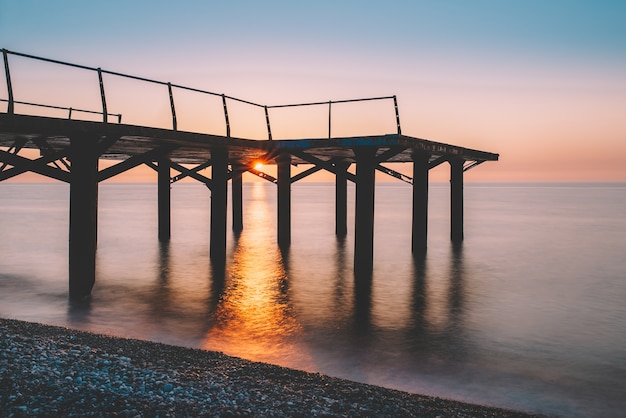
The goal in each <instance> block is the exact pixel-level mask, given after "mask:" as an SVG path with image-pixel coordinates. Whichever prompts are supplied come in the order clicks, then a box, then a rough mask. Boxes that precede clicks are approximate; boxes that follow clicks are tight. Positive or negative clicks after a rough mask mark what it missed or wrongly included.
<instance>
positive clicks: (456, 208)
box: [450, 159, 463, 242]
mask: <svg viewBox="0 0 626 418" xmlns="http://www.w3.org/2000/svg"><path fill="white" fill-rule="evenodd" d="M450 238H451V239H452V241H453V242H459V241H463V160H461V159H453V160H450Z"/></svg>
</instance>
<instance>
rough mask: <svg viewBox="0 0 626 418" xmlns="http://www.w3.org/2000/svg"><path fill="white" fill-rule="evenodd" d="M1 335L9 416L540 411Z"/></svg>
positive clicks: (220, 360) (80, 341)
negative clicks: (488, 405)
mask: <svg viewBox="0 0 626 418" xmlns="http://www.w3.org/2000/svg"><path fill="white" fill-rule="evenodd" d="M0 335H1V337H0V416H6V417H12V416H16V417H17V416H51V415H63V416H105V415H106V416H128V417H135V416H149V417H153V416H160V417H163V416H351V417H353V416H389V417H397V416H420V417H520V418H522V417H537V416H540V415H534V414H529V413H524V412H518V411H510V410H505V409H499V408H494V407H487V406H481V405H473V404H467V403H463V402H457V401H453V400H447V399H441V398H436V397H429V396H423V395H418V394H411V393H407V392H401V391H398V390H393V389H387V388H383V387H378V386H372V385H368V384H363V383H357V382H352V381H348V380H344V379H339V378H333V377H329V376H326V375H322V374H319V373H308V372H303V371H298V370H293V369H288V368H285V367H281V366H275V365H270V364H265V363H258V362H252V361H248V360H243V359H240V358H236V357H231V356H227V355H225V354H223V353H219V352H212V351H206V350H200V349H193V348H186V347H177V346H172V345H166V344H161V343H155V342H150V341H143V340H134V339H126V338H118V337H111V336H106V335H101V334H92V333H88V332H84V331H77V330H73V329H69V328H63V327H57V326H50V325H43V324H38V323H32V322H24V321H19V320H13V319H2V318H0Z"/></svg>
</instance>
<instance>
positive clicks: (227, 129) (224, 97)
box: [222, 94, 230, 138]
mask: <svg viewBox="0 0 626 418" xmlns="http://www.w3.org/2000/svg"><path fill="white" fill-rule="evenodd" d="M222 104H223V106H224V119H225V120H226V136H227V137H229V138H230V122H229V121H228V107H227V106H226V95H224V94H222Z"/></svg>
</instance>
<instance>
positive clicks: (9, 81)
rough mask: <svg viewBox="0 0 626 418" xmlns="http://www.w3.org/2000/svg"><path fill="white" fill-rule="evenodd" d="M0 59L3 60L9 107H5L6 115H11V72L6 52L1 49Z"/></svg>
mask: <svg viewBox="0 0 626 418" xmlns="http://www.w3.org/2000/svg"><path fill="white" fill-rule="evenodd" d="M2 57H3V58H4V74H5V77H6V81H7V93H8V94H9V105H8V107H7V113H8V114H9V115H12V114H13V113H14V112H15V103H14V101H13V85H12V84H11V72H10V71H9V57H8V55H7V50H6V49H2Z"/></svg>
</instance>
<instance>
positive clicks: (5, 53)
mask: <svg viewBox="0 0 626 418" xmlns="http://www.w3.org/2000/svg"><path fill="white" fill-rule="evenodd" d="M2 55H3V58H4V69H5V78H6V84H7V90H8V100H5V99H0V100H2V101H6V102H8V109H7V113H9V114H13V113H14V111H15V107H14V104H16V103H17V104H26V105H32V106H41V107H49V108H53V109H65V110H69V111H70V117H71V112H72V110H75V111H79V112H85V113H96V114H101V115H102V122H103V123H107V122H108V116H109V115H111V116H118V123H120V122H121V118H122V115H121V114H112V113H109V112H108V111H107V105H106V95H105V89H104V80H103V77H102V75H103V74H108V75H113V76H118V77H124V78H129V79H133V80H138V81H143V82H147V83H154V84H159V85H163V86H166V87H167V88H168V96H169V102H170V108H171V112H172V129H173V130H177V122H176V108H175V103H174V94H173V91H172V89H173V88H177V89H181V90H187V91H192V92H196V93H202V94H208V95H211V96H217V97H221V98H222V104H223V108H224V119H225V123H226V136H227V137H230V121H229V118H228V106H227V99H228V100H233V101H236V102H240V103H244V104H247V105H251V106H256V107H260V108H263V109H264V112H265V120H266V125H267V134H268V139H269V140H271V139H272V130H271V126H270V117H269V112H268V109H278V108H287V107H303V106H316V105H328V137H329V138H331V112H332V104H337V103H353V102H363V101H372V100H389V99H392V100H393V103H394V110H395V116H396V126H397V132H398V135H400V134H401V129H400V115H399V112H398V101H397V99H396V96H383V97H368V98H361V99H346V100H329V101H325V102H309V103H294V104H279V105H262V104H259V103H255V102H251V101H248V100H243V99H239V98H236V97H232V96H228V95H225V94H220V93H215V92H212V91H208V90H202V89H197V88H194V87H187V86H182V85H179V84H173V83H170V82H164V81H159V80H153V79H149V78H145V77H140V76H135V75H130V74H124V73H120V72H116V71H110V70H104V69H102V68H99V67H98V68H96V67H90V66H86V65H81V64H74V63H70V62H65V61H60V60H55V59H51V58H44V57H39V56H36V55H30V54H24V53H21V52H15V51H9V50H7V49H5V48H3V49H2ZM8 55H15V56H19V57H24V58H29V59H34V60H38V61H44V62H49V63H53V64H59V65H65V66H69V67H74V68H79V69H83V70H89V71H95V72H97V74H98V83H99V87H100V96H101V101H102V111H101V112H94V111H89V110H79V109H72V108H68V107H60V106H51V105H40V104H35V103H26V102H19V101H16V100H14V96H13V86H12V84H11V74H10V71H9V60H8Z"/></svg>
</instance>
